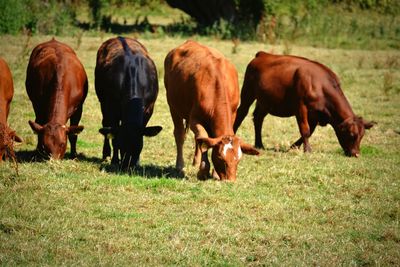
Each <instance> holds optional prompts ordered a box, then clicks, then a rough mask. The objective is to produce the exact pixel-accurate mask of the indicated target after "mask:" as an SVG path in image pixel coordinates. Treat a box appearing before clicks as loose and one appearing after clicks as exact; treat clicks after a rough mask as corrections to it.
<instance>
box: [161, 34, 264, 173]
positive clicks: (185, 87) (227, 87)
mask: <svg viewBox="0 0 400 267" xmlns="http://www.w3.org/2000/svg"><path fill="white" fill-rule="evenodd" d="M164 66H165V76H164V82H165V88H166V89H167V100H168V104H169V108H170V111H171V115H172V120H173V122H174V127H175V128H174V135H175V142H176V146H177V157H176V168H177V169H178V170H179V171H182V170H183V167H184V161H183V154H182V149H183V142H184V139H185V126H184V120H186V129H187V128H188V127H190V129H191V130H192V131H193V132H194V135H195V139H196V151H195V155H194V160H193V165H200V171H199V173H198V178H199V179H204V178H206V177H208V175H209V170H210V163H209V161H208V157H207V150H208V148H210V147H212V161H213V164H214V169H215V171H216V174H218V175H219V178H220V179H221V180H225V179H227V180H232V181H234V180H236V169H237V165H238V162H239V160H240V158H241V156H242V151H243V153H246V154H252V155H258V154H259V152H258V151H257V150H256V149H254V148H253V147H252V146H250V145H248V144H246V143H243V142H242V141H241V140H240V139H239V138H238V137H237V136H235V134H234V132H233V122H234V121H235V117H236V109H237V106H238V102H239V87H238V77H237V72H236V69H235V67H234V66H233V65H232V64H231V63H230V62H229V61H228V60H226V59H225V58H224V56H223V55H222V54H221V53H219V52H218V51H216V50H214V49H212V48H208V47H206V46H203V45H200V44H198V43H196V42H194V41H187V42H185V43H184V44H183V45H181V46H179V47H177V48H175V49H173V50H172V51H171V52H169V54H168V55H167V57H166V58H165V62H164ZM216 174H215V173H214V175H216Z"/></svg>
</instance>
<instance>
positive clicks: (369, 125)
mask: <svg viewBox="0 0 400 267" xmlns="http://www.w3.org/2000/svg"><path fill="white" fill-rule="evenodd" d="M363 124H364V128H365V129H367V130H369V129H371V128H372V126H374V125H375V124H377V123H376V122H375V121H365V120H363Z"/></svg>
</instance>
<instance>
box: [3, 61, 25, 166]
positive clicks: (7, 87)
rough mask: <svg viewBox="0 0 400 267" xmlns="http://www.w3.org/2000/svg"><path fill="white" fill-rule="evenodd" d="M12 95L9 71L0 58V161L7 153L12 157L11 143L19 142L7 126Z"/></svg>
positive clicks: (12, 88) (12, 87) (12, 86)
mask: <svg viewBox="0 0 400 267" xmlns="http://www.w3.org/2000/svg"><path fill="white" fill-rule="evenodd" d="M13 95H14V85H13V80H12V75H11V71H10V69H9V68H8V65H7V63H6V62H5V61H4V60H3V59H2V58H0V161H2V160H3V156H6V157H7V154H8V153H11V155H10V156H13V141H16V142H21V141H22V140H21V138H19V137H18V136H17V135H16V134H15V131H14V130H12V129H11V128H10V127H8V125H7V118H8V113H9V112H10V103H11V100H12V98H13Z"/></svg>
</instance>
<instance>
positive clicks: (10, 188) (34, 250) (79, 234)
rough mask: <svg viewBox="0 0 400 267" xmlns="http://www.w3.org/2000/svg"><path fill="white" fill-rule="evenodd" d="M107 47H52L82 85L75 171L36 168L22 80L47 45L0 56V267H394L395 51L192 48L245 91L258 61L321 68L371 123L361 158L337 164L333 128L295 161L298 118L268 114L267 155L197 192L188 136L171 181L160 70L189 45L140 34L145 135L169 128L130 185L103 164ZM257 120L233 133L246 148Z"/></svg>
mask: <svg viewBox="0 0 400 267" xmlns="http://www.w3.org/2000/svg"><path fill="white" fill-rule="evenodd" d="M109 37H112V35H107V34H102V35H100V36H90V35H88V36H86V35H84V36H77V37H57V39H58V40H59V41H62V42H65V43H67V44H69V45H70V46H71V47H72V48H74V49H75V50H76V52H77V55H78V57H79V59H80V60H81V61H82V63H83V65H84V67H85V69H86V72H87V75H88V78H89V94H88V97H87V99H86V102H85V105H84V110H83V116H82V120H81V124H82V125H84V126H85V129H84V131H83V132H82V133H81V134H80V135H79V137H78V145H77V151H78V153H79V157H78V159H74V160H71V159H65V160H62V161H45V162H35V161H33V160H32V157H33V151H34V149H35V146H36V136H35V135H34V134H33V132H32V130H31V128H30V127H29V125H28V120H29V119H31V120H33V119H34V112H33V108H32V106H31V103H30V101H29V99H28V96H27V94H26V91H25V85H24V82H25V71H26V66H27V62H28V58H29V55H30V52H31V50H32V48H33V47H34V46H36V45H37V44H38V43H40V42H43V41H47V40H49V39H50V38H51V36H34V37H31V38H28V37H26V36H23V35H19V36H7V35H6V36H0V56H1V57H3V58H4V59H5V60H6V61H7V62H8V63H9V65H10V67H11V70H12V73H13V78H14V87H15V95H14V100H13V102H12V106H11V114H10V117H9V124H10V126H11V127H12V128H13V129H15V130H16V131H17V133H18V134H19V135H20V136H21V137H22V138H24V143H23V144H22V145H19V146H17V147H16V152H17V156H18V172H19V175H17V174H16V171H15V169H14V167H13V164H11V163H10V162H6V163H3V164H1V166H0V264H1V265H7V266H10V265H11V266H13V265H50V266H51V265H83V266H88V265H89V266H90V265H91V266H93V265H100V266H104V265H106V266H108V265H116V266H121V265H138V266H143V265H147V266H155V265H156V266H157V265H182V266H204V265H217V266H240V265H250V266H259V265H281V266H310V265H318V266H337V265H344V266H349V265H350V266H369V265H377V266H390V265H399V264H400V224H399V223H400V134H399V133H400V116H399V115H400V82H399V81H400V51H396V50H386V51H384V50H343V49H324V48H314V47H307V46H290V47H288V44H286V45H285V46H279V45H276V46H272V45H268V44H264V43H257V42H245V43H244V42H243V43H239V45H234V44H233V43H232V42H231V41H220V40H215V39H212V38H204V37H201V38H200V37H199V38H197V40H198V41H200V42H201V43H203V44H206V45H208V46H212V47H215V48H216V49H218V50H220V51H221V52H222V53H223V54H224V55H225V56H226V57H227V58H228V59H229V60H231V61H232V62H233V63H234V65H235V66H236V68H237V70H238V72H239V84H240V86H241V84H242V81H243V76H244V72H245V69H246V66H247V64H248V62H249V61H250V60H251V59H252V58H253V57H254V55H255V53H256V52H257V51H259V50H265V51H270V52H273V53H277V54H281V53H283V52H290V53H291V54H295V55H301V56H304V57H308V58H311V59H314V60H316V61H319V62H321V63H323V64H325V65H327V66H328V67H330V68H331V69H332V70H333V71H335V72H336V73H337V74H338V76H339V77H340V79H341V83H342V89H343V91H344V93H345V95H346V97H347V98H348V100H349V102H350V103H351V105H352V108H353V110H354V112H355V113H356V114H357V115H361V116H363V117H364V118H365V119H367V120H373V121H376V122H377V123H378V124H377V125H375V126H374V127H373V128H372V129H371V130H369V131H367V133H366V135H365V136H364V138H363V140H362V143H361V157H360V158H358V159H356V158H348V157H345V156H344V154H343V151H342V149H341V148H340V145H339V143H338V141H337V139H336V136H335V134H334V131H333V129H332V128H331V127H330V126H327V127H317V129H316V131H315V133H314V134H313V136H312V137H311V138H310V143H311V146H312V148H313V152H312V153H311V154H304V153H303V152H302V150H289V146H290V144H291V143H292V142H293V141H295V140H297V138H298V137H299V132H298V128H297V124H296V121H295V119H294V118H289V119H282V118H276V117H272V116H267V117H266V119H265V121H264V127H263V142H264V146H265V147H266V150H264V151H262V154H261V155H260V156H258V157H254V156H247V155H246V156H244V157H243V159H242V161H241V162H240V163H239V167H238V175H237V181H236V183H224V182H218V181H214V180H209V181H205V182H202V181H198V180H197V179H196V172H197V169H195V168H193V167H192V166H191V161H192V157H193V152H194V140H193V134H192V133H191V132H189V134H188V135H187V139H186V142H185V147H184V155H185V169H186V176H185V177H184V178H179V177H176V173H175V172H174V165H175V157H176V151H175V143H174V138H173V125H172V120H171V118H170V114H169V108H168V104H167V102H166V96H165V88H164V84H163V75H164V71H163V61H164V58H165V56H166V54H167V52H168V51H169V50H171V49H172V48H174V47H176V46H177V45H179V44H181V43H183V42H184V41H185V39H181V38H178V37H175V38H170V37H159V38H152V37H147V36H144V38H142V36H136V37H138V38H139V40H140V41H141V42H142V43H143V44H144V45H145V46H146V47H147V49H148V50H149V53H150V55H151V57H152V58H153V60H154V61H155V63H156V66H157V69H158V74H159V85H160V92H159V96H158V99H157V102H156V106H155V111H154V114H153V117H152V119H151V120H150V122H149V124H148V125H149V126H151V125H162V126H163V130H162V132H161V133H160V134H159V135H158V136H156V137H152V138H146V139H145V141H144V149H143V152H142V154H141V164H142V168H141V169H140V170H139V171H137V172H136V173H135V174H132V175H128V174H126V173H119V172H118V169H117V168H115V167H113V166H110V162H102V160H101V151H102V140H103V138H102V136H101V135H100V134H99V133H98V129H99V128H100V126H101V112H100V105H99V103H98V100H97V97H96V95H95V91H94V67H95V62H96V52H97V49H98V48H99V46H100V45H101V43H102V42H104V41H105V40H107V39H108V38H109ZM252 111H253V108H251V109H250V113H249V114H248V116H247V117H246V119H245V120H244V122H243V123H242V125H241V127H240V128H239V130H238V135H239V136H240V137H242V138H243V139H244V140H245V141H247V142H249V143H251V144H254V130H253V124H252V116H251V112H252ZM67 151H68V152H69V148H68V150H67ZM67 157H68V155H67Z"/></svg>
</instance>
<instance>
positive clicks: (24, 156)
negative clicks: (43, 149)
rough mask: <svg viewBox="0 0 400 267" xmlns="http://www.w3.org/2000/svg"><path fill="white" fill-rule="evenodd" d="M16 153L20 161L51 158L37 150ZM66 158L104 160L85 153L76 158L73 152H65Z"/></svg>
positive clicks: (92, 160) (40, 160)
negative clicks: (72, 154)
mask: <svg viewBox="0 0 400 267" xmlns="http://www.w3.org/2000/svg"><path fill="white" fill-rule="evenodd" d="M15 155H16V157H17V161H18V163H30V162H44V161H47V160H49V159H48V157H45V156H43V155H40V154H39V153H38V152H37V151H36V150H20V151H16V152H15ZM64 159H65V160H71V159H77V160H78V161H85V162H89V163H97V164H100V163H101V162H102V160H101V159H100V158H96V157H87V156H86V155H85V154H78V156H77V157H76V158H73V157H72V156H71V153H69V152H68V153H65V156H64Z"/></svg>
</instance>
